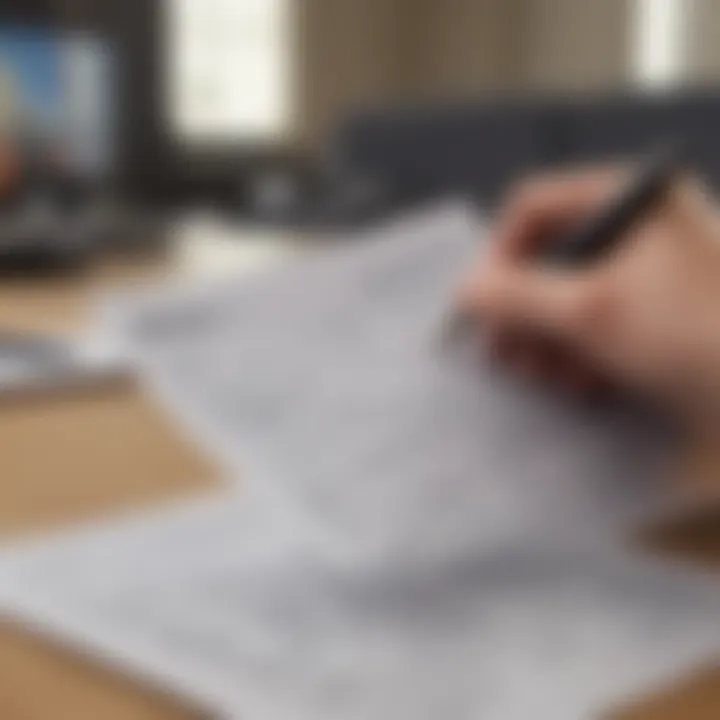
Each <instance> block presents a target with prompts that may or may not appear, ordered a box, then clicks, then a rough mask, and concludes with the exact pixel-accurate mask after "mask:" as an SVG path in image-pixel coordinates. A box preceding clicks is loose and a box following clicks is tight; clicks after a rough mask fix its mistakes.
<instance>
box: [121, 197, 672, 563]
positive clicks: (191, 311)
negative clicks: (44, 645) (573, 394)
mask: <svg viewBox="0 0 720 720" xmlns="http://www.w3.org/2000/svg"><path fill="white" fill-rule="evenodd" d="M483 235H484V228H483V224H482V222H480V221H479V220H478V218H476V217H475V216H474V215H473V213H472V212H471V211H470V210H469V209H468V208H467V207H466V206H464V205H462V204H460V203H447V204H444V205H441V206H439V207H434V208H431V209H428V210H426V211H424V212H421V213H418V214H417V215H416V216H414V217H412V218H409V219H404V220H400V221H396V222H394V223H392V224H390V225H389V226H388V227H386V228H384V229H381V230H379V231H378V230H375V231H373V232H371V233H369V234H368V235H367V236H366V237H362V238H360V239H356V241H355V242H354V243H351V244H350V247H346V248H344V249H340V250H335V251H330V252H327V253H324V254H321V255H320V256H318V257H313V258H310V259H308V260H306V261H305V262H302V263H296V264H295V265H293V266H292V267H289V268H285V269H282V270H280V271H276V272H274V273H270V274H268V275H266V276H264V277H260V278H254V279H252V280H249V281H248V280H245V281H244V282H243V281H229V282H225V283H220V284H214V285H211V286H207V285H206V286H199V287H196V288H191V289H181V290H179V291H176V292H173V291H170V290H164V291H159V292H156V293H152V294H150V296H148V297H140V298H133V299H132V300H131V301H129V302H125V303H123V304H121V305H120V307H119V308H115V320H114V322H115V324H116V325H117V326H118V327H119V328H120V329H121V335H122V336H123V337H124V338H125V340H126V341H127V342H128V343H129V345H130V352H131V355H132V356H133V357H134V358H135V359H137V360H138V362H139V363H140V367H141V375H142V377H143V379H144V380H145V382H146V383H147V385H148V386H149V387H150V389H151V390H153V391H154V392H156V393H157V394H158V395H159V396H160V397H161V398H162V400H163V401H164V402H165V403H166V404H167V406H168V407H169V408H171V410H172V411H173V413H174V415H175V416H176V417H178V418H179V419H180V420H181V421H183V423H184V424H185V425H186V426H187V427H189V428H190V429H191V434H192V435H193V436H195V437H199V438H201V439H202V440H203V441H204V443H205V445H206V446H207V447H208V448H209V449H211V450H212V451H214V452H215V453H216V454H217V455H218V456H219V457H220V458H221V459H222V460H224V461H225V462H226V463H227V465H228V466H229V468H230V469H231V472H232V473H235V474H238V473H242V477H243V480H244V481H247V480H249V481H250V482H251V483H252V482H256V483H260V484H267V483H273V484H276V485H278V487H279V488H281V490H282V491H283V492H286V493H288V494H289V496H290V499H289V502H291V503H292V504H294V505H296V506H297V507H298V508H299V509H301V511H302V512H304V513H306V514H309V515H311V516H312V517H313V520H314V522H315V524H316V526H317V528H318V531H319V532H324V533H325V534H326V537H327V539H326V541H325V543H324V546H325V548H326V550H327V551H328V552H332V553H335V554H338V555H348V556H352V557H351V559H352V561H354V562H355V561H358V559H359V558H364V559H365V560H367V561H368V562H375V561H377V559H378V558H380V559H382V560H388V559H389V558H391V557H395V556H397V557H400V558H402V560H403V561H404V562H409V561H411V560H412V556H413V555H414V554H417V555H418V556H419V558H418V559H419V560H420V561H422V562H426V561H427V560H428V558H429V557H431V556H433V555H437V556H438V557H445V556H446V554H447V553H450V554H452V553H453V552H456V551H457V550H458V548H459V547H478V546H479V547H484V546H486V545H487V544H488V542H492V541H494V540H497V539H502V538H505V537H507V536H511V537H516V536H517V535H518V534H519V533H520V534H527V535H530V536H534V535H536V534H537V533H538V532H541V531H542V532H544V533H547V532H549V531H562V532H569V533H576V532H579V531H581V530H582V531H584V532H592V531H598V532H602V531H607V530H616V529H617V527H618V526H619V525H622V523H624V522H627V521H628V520H629V519H630V518H633V517H635V514H636V513H637V512H638V510H640V509H647V508H648V507H649V506H651V505H653V504H654V503H656V502H657V501H659V500H660V499H661V498H663V496H664V493H665V491H666V487H665V486H664V485H663V482H662V479H661V477H660V475H661V473H660V471H661V469H662V467H663V464H664V462H665V461H666V460H667V457H668V453H669V451H670V443H669V442H668V438H667V437H665V436H661V435H659V434H658V431H657V428H656V427H654V425H653V423H651V422H648V418H642V417H640V416H639V415H637V414H635V413H633V412H631V411H629V409H628V408H626V407H622V408H617V407H615V408H610V409H607V410H605V411H604V412H603V411H599V410H598V409H597V408H593V409H590V408H581V407H579V406H577V405H572V404H569V403H564V402H563V401H561V400H559V399H558V398H557V397H555V396H553V397H549V396H545V395H544V394H543V393H542V392H540V391H538V390H536V389H531V388H530V387H528V386H526V385H521V384H518V383H516V382H513V381H509V380H508V379H507V378H504V377H503V376H502V374H501V373H499V372H498V371H497V370H494V369H492V368H490V367H488V366H487V364H486V363H483V362H482V360H481V358H480V357H475V356H474V355H473V357H471V358H469V357H466V356H465V352H464V351H461V350H460V349H457V348H456V349H452V348H451V349H448V348H445V349H443V348H442V347H441V343H440V338H441V334H442V327H443V320H444V318H445V316H446V314H447V313H448V310H449V308H450V304H451V299H452V297H453V292H454V290H455V286H456V284H457V283H458V279H459V276H460V275H461V273H462V272H463V271H464V270H466V268H467V267H468V265H469V263H470V262H471V261H472V260H473V258H475V257H476V256H477V254H478V252H479V250H480V248H481V247H482V240H483Z"/></svg>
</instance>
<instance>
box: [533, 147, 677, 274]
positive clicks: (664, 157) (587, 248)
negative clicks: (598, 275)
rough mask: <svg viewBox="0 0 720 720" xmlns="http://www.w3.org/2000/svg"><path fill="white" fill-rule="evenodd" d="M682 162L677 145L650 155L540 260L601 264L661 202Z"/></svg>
mask: <svg viewBox="0 0 720 720" xmlns="http://www.w3.org/2000/svg"><path fill="white" fill-rule="evenodd" d="M684 160H685V152H684V149H683V148H682V147H681V145H679V144H676V145H670V146H666V147H664V148H662V149H661V150H660V151H656V152H654V153H652V154H651V155H649V156H648V157H647V159H645V160H644V161H643V162H641V164H640V167H639V168H638V170H636V171H635V173H634V175H633V177H632V179H631V180H630V181H629V182H628V183H627V185H625V186H623V188H622V189H621V190H620V192H619V193H618V194H616V195H614V196H613V197H612V198H610V200H609V201H608V202H607V203H605V204H603V205H602V207H601V208H600V210H599V211H598V212H596V213H593V214H592V215H591V216H590V217H589V218H588V219H587V220H585V221H584V222H582V223H581V224H579V225H577V226H575V227H573V228H572V229H571V230H569V231H568V232H567V233H565V234H563V235H561V236H560V237H559V238H558V239H557V240H556V241H555V242H553V243H551V244H550V245H549V246H548V247H547V250H546V251H545V252H543V253H542V254H541V255H540V258H539V259H540V260H541V261H544V262H549V263H553V264H559V265H571V266H582V265H586V264H591V263H593V262H596V261H598V260H600V259H601V258H602V257H604V256H605V255H607V254H608V253H609V252H611V251H612V250H613V249H615V248H616V247H617V245H618V244H619V243H620V242H621V241H622V240H623V238H624V237H625V236H626V235H627V233H628V232H629V231H630V230H631V229H632V226H633V225H635V224H636V223H638V222H640V221H641V220H642V219H643V218H644V217H645V216H646V215H647V214H648V213H649V212H651V211H652V210H653V209H654V208H655V207H657V205H658V204H659V203H660V202H662V200H663V198H664V197H665V195H666V193H667V192H668V190H669V189H670V187H671V186H672V183H673V182H674V180H675V179H676V177H677V175H678V172H679V171H680V169H681V168H682V166H683V163H684Z"/></svg>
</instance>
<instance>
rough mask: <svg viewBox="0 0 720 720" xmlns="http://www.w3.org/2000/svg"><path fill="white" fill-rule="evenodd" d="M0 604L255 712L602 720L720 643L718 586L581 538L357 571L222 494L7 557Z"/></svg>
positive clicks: (233, 713)
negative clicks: (424, 564)
mask: <svg viewBox="0 0 720 720" xmlns="http://www.w3.org/2000/svg"><path fill="white" fill-rule="evenodd" d="M0 611H2V613H3V615H5V616H6V617H7V616H8V615H9V616H11V617H13V618H19V619H21V620H23V621H24V622H29V623H31V626H32V627H35V628H36V629H40V630H43V631H44V632H47V633H50V634H51V635H52V636H54V637H57V638H60V639H63V640H64V641H65V642H67V643H69V644H70V645H71V646H72V647H74V648H78V649H80V650H82V651H84V652H86V653H89V654H90V656H91V657H92V658H97V659H99V660H102V661H104V662H107V663H109V664H110V665H111V666H114V667H117V668H119V669H121V670H124V671H127V672H129V673H131V675H133V676H134V677H137V678H139V679H140V680H142V681H143V682H145V683H150V684H151V685H154V686H157V687H159V688H162V689H165V690H169V691H172V692H175V693H177V694H178V695H179V696H180V697H182V698H186V699H187V700H189V701H190V702H192V703H194V704H195V705H197V706H198V708H200V709H202V710H207V711H210V712H213V713H217V714H218V716H220V717H234V718H242V719H243V720H446V719H447V718H458V719H462V720H528V718H533V720H589V719H590V718H600V717H604V716H605V712H606V711H607V710H608V709H609V708H610V707H611V706H612V705H615V704H616V703H619V702H622V701H623V700H625V699H627V698H629V697H631V696H635V695H636V694H639V693H649V692H652V691H654V690H655V689H656V687H657V686H658V685H659V684H660V683H664V682H666V681H670V680H673V681H674V680H677V679H678V678H679V677H680V675H682V674H684V673H689V672H691V671H692V670H694V669H695V668H696V667H697V666H698V665H700V664H703V663H706V662H709V661H710V660H711V659H713V656H715V657H716V655H717V653H718V651H720V636H719V635H718V633H717V627H718V622H717V621H718V617H719V616H720V586H719V585H718V584H717V583H716V582H714V581H710V580H708V579H707V578H705V577H703V576H700V575H697V574H695V572H687V571H685V570H681V569H678V568H676V567H675V566H664V565H654V564H652V563H650V562H647V561H643V560H639V559H637V558H632V557H624V556H620V555H619V554H617V553H615V552H613V551H609V550H603V551H602V552H598V551H597V550H590V549H583V548H581V547H580V546H579V545H578V544H575V545H570V544H563V545H560V546H558V545H553V544H548V543H545V542H542V541H536V542H535V543H533V544H526V543H515V544H510V543H509V544H507V545H506V546H504V547H502V548H496V549H495V550H494V551H493V552H488V553H486V554H485V555H477V556H475V557H474V558H467V557H466V558H459V559H458V560H457V561H455V562H448V563H447V564H445V565H444V566H443V567H442V568H432V569H430V568H425V569H422V568H418V567H397V568H395V569H392V570H379V569H367V568H362V567H354V568H348V566H347V565H345V564H333V563H332V562H330V561H328V560H327V559H326V558H323V557H322V555H321V554H319V553H317V552H316V549H315V547H314V542H313V540H312V538H311V537H310V536H309V535H308V534H307V529H306V528H300V527H298V526H296V525H295V524H294V523H293V521H292V520H291V519H290V518H289V517H288V516H287V515H285V514H284V513H283V512H282V511H281V510H280V508H279V506H277V505H275V504H266V505H264V506H262V507H258V506H253V505H252V504H250V503H248V502H247V501H246V500H244V499H242V498H239V497H237V496H233V495H231V496H220V497H217V498H214V499H213V498H209V499H206V500H201V501H195V502H190V503H187V504H185V505H179V506H176V507H172V508H168V509H167V510H163V511H156V512H153V513H148V514H146V515H145V516H141V517H137V518H132V519H128V520H125V521H118V522H116V523H113V524H107V525H104V526H99V527H95V528H90V529H88V530H83V531H76V532H74V533H72V534H70V535H68V536H66V537H64V538H63V537H58V538H54V539H53V541H52V542H50V541H48V542H42V543H38V544H36V545H35V546H34V547H29V548H27V549H17V550H14V551H9V552H7V553H5V554H4V555H0Z"/></svg>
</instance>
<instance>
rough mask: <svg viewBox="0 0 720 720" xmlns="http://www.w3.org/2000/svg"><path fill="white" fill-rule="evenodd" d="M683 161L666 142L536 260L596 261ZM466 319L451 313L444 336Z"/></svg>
mask: <svg viewBox="0 0 720 720" xmlns="http://www.w3.org/2000/svg"><path fill="white" fill-rule="evenodd" d="M684 162H685V150H684V147H683V146H682V145H681V144H679V143H676V144H673V145H666V146H665V147H663V148H662V149H660V150H658V151H655V152H653V153H651V154H650V155H648V157H647V158H646V159H645V160H644V161H642V162H641V163H640V167H639V168H638V170H636V171H635V173H634V175H633V177H632V178H631V179H630V181H629V182H628V183H627V184H626V185H624V186H623V187H622V189H621V190H620V192H619V193H617V194H616V195H613V196H612V197H611V198H610V200H609V201H608V202H606V203H604V204H603V205H602V206H601V208H600V209H599V211H597V212H596V213H593V214H591V215H590V216H589V217H588V218H587V220H585V221H583V222H582V223H580V224H578V225H576V226H574V227H572V228H571V229H570V230H568V231H567V232H565V233H563V234H561V235H560V236H559V237H558V238H557V240H556V241H555V242H552V243H550V244H549V245H548V246H547V248H546V249H545V250H544V251H543V252H541V253H540V254H539V255H538V262H541V263H548V264H553V265H566V266H572V267H582V266H584V265H588V264H592V263H594V262H597V261H599V260H600V259H602V258H603V257H605V256H606V255H607V254H609V253H610V252H611V251H612V250H613V249H615V248H616V247H617V246H618V244H619V243H620V242H621V241H622V240H623V239H624V237H625V236H626V235H627V233H628V232H629V231H630V230H631V229H632V226H633V225H635V224H636V223H638V222H640V221H641V220H642V219H643V218H644V217H645V216H646V215H647V214H648V213H649V212H651V211H652V210H653V209H654V208H655V207H657V205H658V204H659V203H660V202H662V200H663V198H664V197H665V195H666V193H667V192H668V190H669V189H670V187H671V186H672V183H673V182H674V181H675V179H676V177H677V175H678V173H679V172H680V170H681V169H682V167H683V165H684ZM467 320H469V318H466V317H464V316H463V314H462V313H457V312H456V313H454V314H453V315H452V316H451V317H450V318H449V324H448V325H447V326H446V327H445V332H444V335H447V336H448V337H449V338H450V339H452V338H454V337H455V336H456V335H457V334H458V333H459V331H460V330H461V329H462V328H464V327H465V325H466V321H467Z"/></svg>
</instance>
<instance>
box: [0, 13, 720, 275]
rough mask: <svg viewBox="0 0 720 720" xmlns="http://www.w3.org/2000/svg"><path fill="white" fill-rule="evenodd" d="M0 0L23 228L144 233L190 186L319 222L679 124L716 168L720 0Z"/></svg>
mask: <svg viewBox="0 0 720 720" xmlns="http://www.w3.org/2000/svg"><path fill="white" fill-rule="evenodd" d="M2 8H3V9H2V10H1V11H0V148H1V150H0V183H1V185H2V186H3V187H4V190H3V191H2V194H1V198H2V202H3V205H2V207H3V209H4V212H5V223H4V225H3V227H2V228H0V238H1V237H2V236H3V232H4V234H5V237H6V238H9V239H7V241H6V243H5V245H6V246H10V245H18V244H20V245H21V246H22V247H23V248H24V249H25V250H27V247H28V246H29V245H32V244H33V243H34V245H35V246H37V247H38V248H39V247H42V248H44V250H46V251H47V250H48V246H49V245H53V246H54V247H55V249H57V247H63V248H64V249H65V250H66V251H67V252H68V253H69V252H70V251H69V250H68V247H69V246H72V250H73V253H74V254H73V257H74V258H75V259H77V258H78V257H80V258H82V257H85V256H86V255H87V252H88V248H90V247H97V246H98V245H102V244H103V243H105V244H107V243H108V242H109V241H108V237H109V236H112V238H114V240H113V242H114V243H115V244H117V243H120V245H122V244H124V243H125V244H131V242H134V244H137V243H138V242H139V243H140V244H142V243H145V242H149V240H148V238H149V237H150V236H153V237H155V234H153V233H149V232H147V231H145V230H143V231H139V230H137V228H135V230H134V232H133V231H131V228H133V227H135V226H134V225H133V222H132V220H133V219H137V217H139V215H141V214H142V213H145V215H147V213H148V212H150V213H151V214H153V217H155V215H156V214H157V213H158V212H159V213H162V214H166V213H168V212H170V213H174V212H177V211H178V210H180V211H183V210H184V209H186V208H188V207H213V208H214V209H215V210H220V211H222V212H223V213H225V214H227V215H231V216H232V217H233V218H234V219H235V220H238V219H239V220H243V221H252V222H273V223H281V224H283V225H284V226H287V225H288V224H289V225H291V226H296V225H307V224H308V223H309V224H311V225H313V226H323V225H327V224H333V225H336V224H338V223H341V224H346V223H356V222H358V221H362V220H365V219H367V218H373V217H377V216H378V214H382V213H384V212H387V210H388V209H391V208H396V207H398V206H400V205H403V204H405V203H407V202H411V201H415V200H418V199H424V198H427V197H428V196H431V195H434V194H439V193H445V192H454V191H462V192H470V193H472V194H473V195H474V196H476V197H477V198H478V200H479V201H481V203H483V204H486V205H488V206H492V205H493V204H494V203H496V202H497V199H498V197H499V196H500V195H501V193H502V192H503V191H504V189H505V188H506V186H507V185H508V183H510V182H511V181H512V180H513V179H514V178H516V177H517V176H519V175H521V174H524V173H525V172H528V171H530V170H532V169H535V168H536V167H538V166H544V165H556V164H563V163H567V162H580V161H585V160H587V159H592V158H595V157H600V156H607V155H614V154H625V153H627V152H636V151H639V150H641V149H643V147H645V146H646V145H648V144H650V143H651V141H653V140H654V139H656V138H661V137H662V138H664V137H666V136H668V135H673V136H674V135H680V136H686V137H691V138H693V140H694V141H695V143H696V145H697V147H698V148H699V149H698V150H697V155H698V158H700V160H701V161H702V165H703V167H702V170H703V171H704V172H705V173H706V174H707V175H708V176H710V178H711V179H712V178H713V177H714V176H715V175H717V177H718V179H720V141H717V139H716V138H715V134H716V133H715V128H716V127H720V43H719V42H718V35H719V34H720V0H332V1H331V2H330V1H328V0H104V2H93V0H4V2H3V5H2ZM716 85H717V87H718V88H719V89H717V90H716ZM716 146H717V150H715V148H716ZM714 152H717V158H714V157H713V153H714ZM716 166H717V167H716ZM28 207H30V208H31V210H32V212H31V215H32V217H31V220H28V219H27V217H25V215H27V213H28V212H30V211H29V210H28ZM19 208H20V209H22V213H24V215H23V217H24V219H23V223H24V224H23V226H22V231H20V230H18V228H17V223H14V224H13V223H10V224H9V225H8V222H7V218H8V217H11V216H12V217H16V214H17V213H18V212H20V210H18V209H19ZM38 208H39V209H38ZM78 209H80V210H81V211H82V212H81V216H82V223H80V225H79V226H78V224H77V223H75V224H72V223H70V224H69V225H68V226H67V227H66V228H65V231H64V232H60V231H59V229H58V228H59V225H58V218H60V220H61V221H62V222H65V219H67V218H69V217H70V215H71V214H72V213H75V215H74V216H73V217H77V212H78ZM13 213H14V214H15V215H13ZM22 213H21V214H22ZM88 216H89V217H90V218H91V219H90V220H88ZM49 217H51V219H52V223H50V224H49V220H48V218H49ZM98 217H100V218H101V219H102V222H101V221H99V220H98ZM41 221H42V222H41ZM43 222H44V223H45V224H43ZM67 222H68V223H69V222H70V221H69V220H67ZM28 223H29V226H28ZM28 227H30V229H28ZM40 227H42V232H40V231H39V229H38V228H40ZM51 227H52V228H54V230H52V231H51V230H50V229H49V228H51ZM16 235H19V236H22V237H21V239H19V240H18V239H17V238H16V237H15V236H16ZM48 235H53V236H54V238H53V240H52V242H49V241H48V238H47V236H48ZM38 236H42V237H43V242H40V241H39V239H38ZM0 254H2V253H0ZM66 254H67V253H66ZM1 260H2V258H0V261H1ZM0 264H1V262H0Z"/></svg>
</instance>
